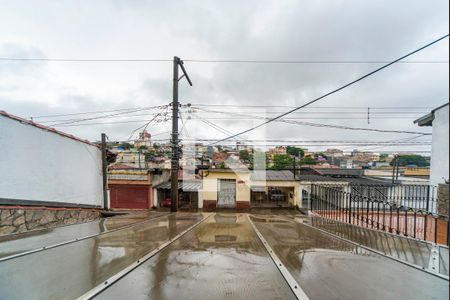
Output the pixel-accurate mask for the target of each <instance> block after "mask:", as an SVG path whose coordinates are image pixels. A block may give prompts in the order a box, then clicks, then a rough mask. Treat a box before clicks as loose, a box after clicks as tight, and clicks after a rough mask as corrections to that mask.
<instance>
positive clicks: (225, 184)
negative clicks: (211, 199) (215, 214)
mask: <svg viewBox="0 0 450 300" xmlns="http://www.w3.org/2000/svg"><path fill="white" fill-rule="evenodd" d="M217 185H218V188H217V207H220V208H235V207H236V180H235V179H218V180H217Z"/></svg>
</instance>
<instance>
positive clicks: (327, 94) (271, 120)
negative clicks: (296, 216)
mask: <svg viewBox="0 0 450 300" xmlns="http://www.w3.org/2000/svg"><path fill="white" fill-rule="evenodd" d="M447 37H448V34H446V35H445V36H443V37H440V38H438V39H436V40H434V41H433V42H431V43H428V44H426V45H425V46H422V47H420V48H418V49H416V50H414V51H412V52H409V53H408V54H406V55H403V56H401V57H400V58H397V59H395V60H394V61H392V62H390V63H388V64H385V65H383V66H381V67H379V68H377V69H375V70H374V71H371V72H369V73H367V74H365V75H363V76H361V77H359V78H357V79H356V80H353V81H351V82H349V83H347V84H345V85H343V86H341V87H339V88H337V89H334V90H332V91H331V92H328V93H326V94H324V95H322V96H320V97H318V98H316V99H314V100H311V101H309V102H307V103H305V104H303V105H301V106H299V107H297V108H294V109H292V110H290V111H287V112H285V113H283V114H281V115H278V116H276V117H274V118H271V119H269V120H267V121H265V122H263V123H261V124H259V125H256V126H253V127H251V128H249V129H246V130H244V131H241V132H239V133H237V134H235V135H232V136H229V137H226V138H225V139H222V141H225V140H227V139H230V138H232V137H236V136H238V135H242V134H244V133H247V132H250V131H253V130H255V129H257V128H259V127H262V126H264V125H266V124H268V123H271V122H273V121H275V120H277V119H280V118H282V117H284V116H286V115H288V114H290V113H292V112H294V111H297V110H299V109H301V108H303V107H306V106H309V105H311V104H313V103H315V102H317V101H319V100H321V99H323V98H325V97H328V96H330V95H332V94H335V93H337V92H339V91H341V90H343V89H345V88H347V87H349V86H351V85H353V84H355V83H357V82H359V81H361V80H363V79H365V78H367V77H369V76H371V75H373V74H375V73H377V72H379V71H381V70H383V69H385V68H387V67H389V66H391V65H393V64H395V63H397V62H399V61H401V60H403V59H405V58H406V57H409V56H411V55H413V54H415V53H417V52H419V51H421V50H423V49H425V48H427V47H430V46H431V45H434V44H436V43H437V42H439V41H441V40H443V39H445V38H447ZM216 143H217V142H216Z"/></svg>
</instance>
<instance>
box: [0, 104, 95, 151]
mask: <svg viewBox="0 0 450 300" xmlns="http://www.w3.org/2000/svg"><path fill="white" fill-rule="evenodd" d="M0 115H1V116H4V117H6V118H9V119H11V120H15V121H18V122H20V123H24V124H27V125H31V126H34V127H36V128H39V129H42V130H45V131H48V132H53V133H56V134H59V135H60V136H63V137H66V138H69V139H72V140H75V141H78V142H81V143H84V144H88V145H91V146H94V147H96V148H99V146H98V145H96V144H93V143H91V142H90V141H88V140H83V139H81V138H79V137H76V136H74V135H72V134H68V133H65V132H62V131H59V130H57V129H55V128H53V127H49V126H45V125H42V124H39V123H35V122H33V121H31V120H27V119H24V118H22V117H19V116H16V115H13V114H10V113H8V112H6V111H4V110H0Z"/></svg>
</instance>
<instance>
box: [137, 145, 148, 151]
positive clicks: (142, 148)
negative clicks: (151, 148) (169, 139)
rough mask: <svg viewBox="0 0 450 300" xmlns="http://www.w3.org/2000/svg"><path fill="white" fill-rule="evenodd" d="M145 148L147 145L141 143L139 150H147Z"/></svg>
mask: <svg viewBox="0 0 450 300" xmlns="http://www.w3.org/2000/svg"><path fill="white" fill-rule="evenodd" d="M147 149H148V147H147V146H145V145H142V146H140V147H139V150H147Z"/></svg>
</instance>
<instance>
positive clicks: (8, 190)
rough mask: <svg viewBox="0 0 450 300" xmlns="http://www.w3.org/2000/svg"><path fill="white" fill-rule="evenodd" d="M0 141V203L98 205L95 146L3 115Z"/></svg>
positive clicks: (98, 156)
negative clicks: (10, 200)
mask: <svg viewBox="0 0 450 300" xmlns="http://www.w3.org/2000/svg"><path fill="white" fill-rule="evenodd" d="M0 145H1V155H0V170H1V172H0V200H1V202H3V203H5V202H7V201H8V200H9V199H13V200H26V201H31V200H34V201H44V202H51V203H56V202H62V203H68V204H78V205H86V206H101V205H102V203H103V200H102V164H101V151H100V150H99V149H98V148H97V147H95V146H93V145H89V144H86V143H83V142H80V141H76V140H73V139H71V138H68V137H63V136H61V135H59V134H57V133H53V132H48V131H46V130H43V129H40V128H37V127H35V126H32V125H29V124H23V123H21V122H18V121H16V120H12V119H10V118H7V117H4V116H0ZM30 204H31V203H30Z"/></svg>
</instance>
